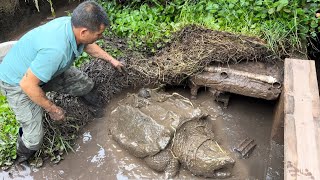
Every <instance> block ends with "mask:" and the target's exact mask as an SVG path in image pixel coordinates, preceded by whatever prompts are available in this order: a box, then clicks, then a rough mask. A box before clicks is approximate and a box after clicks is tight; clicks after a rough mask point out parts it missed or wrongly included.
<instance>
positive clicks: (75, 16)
mask: <svg viewBox="0 0 320 180" xmlns="http://www.w3.org/2000/svg"><path fill="white" fill-rule="evenodd" d="M71 22H72V25H73V26H74V27H85V28H88V29H89V30H90V31H93V32H97V31H99V30H100V26H101V24H104V25H105V26H106V27H108V26H109V20H108V16H107V13H106V12H105V10H104V9H103V8H102V7H101V6H100V5H99V4H98V3H96V2H94V1H85V2H83V3H81V4H79V5H78V6H77V7H76V9H74V11H73V13H72V16H71Z"/></svg>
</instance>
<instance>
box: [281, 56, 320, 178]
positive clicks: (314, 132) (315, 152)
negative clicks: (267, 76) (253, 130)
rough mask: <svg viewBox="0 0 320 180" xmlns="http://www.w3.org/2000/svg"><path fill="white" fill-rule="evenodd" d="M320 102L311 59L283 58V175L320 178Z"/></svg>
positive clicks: (313, 64) (286, 176) (287, 176)
mask: <svg viewBox="0 0 320 180" xmlns="http://www.w3.org/2000/svg"><path fill="white" fill-rule="evenodd" d="M319 114H320V103H319V90H318V84H317V78H316V70H315V63H314V61H309V60H298V59H286V60H285V72H284V116H285V117H284V156H285V157H284V161H285V162H284V163H285V164H284V177H285V179H315V180H318V179H320V116H319Z"/></svg>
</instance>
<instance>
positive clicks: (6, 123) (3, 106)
mask: <svg viewBox="0 0 320 180" xmlns="http://www.w3.org/2000/svg"><path fill="white" fill-rule="evenodd" d="M18 127H19V125H18V124H17V121H16V119H15V115H14V113H13V112H12V110H11V109H10V107H9V105H8V103H7V101H6V98H5V96H2V95H1V94H0V166H8V165H11V164H12V160H13V159H15V158H16V148H15V146H16V139H17V133H18V129H19V128H18Z"/></svg>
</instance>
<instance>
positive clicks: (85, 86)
mask: <svg viewBox="0 0 320 180" xmlns="http://www.w3.org/2000/svg"><path fill="white" fill-rule="evenodd" d="M85 81H86V82H85V83H84V84H83V86H82V88H81V89H82V91H81V92H82V94H81V95H85V94H88V93H89V92H90V91H91V90H92V89H93V87H94V82H93V80H92V79H91V78H89V77H88V78H87V79H86V80H85Z"/></svg>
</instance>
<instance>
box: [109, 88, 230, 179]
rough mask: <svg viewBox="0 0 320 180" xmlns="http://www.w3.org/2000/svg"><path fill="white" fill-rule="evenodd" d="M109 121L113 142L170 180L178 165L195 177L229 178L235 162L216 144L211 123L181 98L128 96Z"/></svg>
mask: <svg viewBox="0 0 320 180" xmlns="http://www.w3.org/2000/svg"><path fill="white" fill-rule="evenodd" d="M110 121H111V123H110V132H111V135H112V137H113V139H114V140H115V141H117V142H118V143H119V144H120V145H121V146H122V147H123V148H124V149H126V150H127V151H129V153H131V154H133V155H134V156H136V157H139V158H143V159H144V160H145V162H146V163H147V165H148V166H149V167H150V168H152V169H154V170H156V171H158V172H162V171H165V173H166V176H167V177H174V176H175V175H176V174H177V173H178V171H179V167H180V164H181V165H182V166H184V167H185V168H187V169H188V170H190V171H191V172H192V173H193V174H195V175H199V176H205V177H217V178H224V177H228V176H230V173H229V172H228V170H229V171H230V168H231V167H232V166H233V164H234V160H233V159H232V158H231V157H230V156H229V155H228V153H226V152H225V151H224V150H223V149H222V148H221V147H220V146H219V145H218V143H217V142H216V141H215V140H214V135H213V132H212V128H211V127H212V124H211V122H212V121H210V120H209V118H208V115H206V114H204V113H203V112H202V111H201V110H200V109H199V108H194V107H193V104H192V103H191V102H190V100H189V99H187V98H185V97H183V96H181V95H180V94H177V93H173V94H171V95H169V94H165V93H159V92H156V91H154V90H150V89H141V90H140V91H139V93H138V94H128V96H127V98H125V99H123V100H122V101H120V102H119V106H118V107H117V108H116V109H114V110H113V111H112V112H111V118H110Z"/></svg>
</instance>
